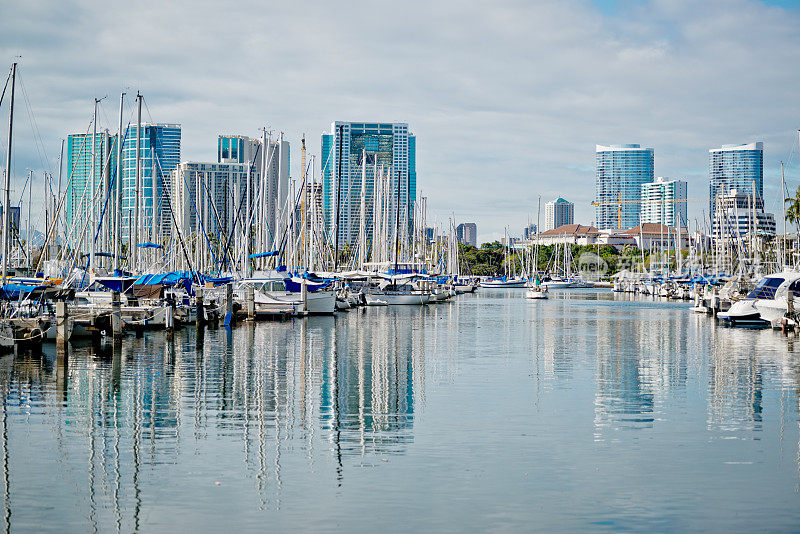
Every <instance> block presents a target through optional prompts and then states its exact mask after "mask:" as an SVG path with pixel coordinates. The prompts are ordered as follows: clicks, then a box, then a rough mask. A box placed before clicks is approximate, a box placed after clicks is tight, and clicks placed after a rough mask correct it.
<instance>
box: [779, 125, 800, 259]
mask: <svg viewBox="0 0 800 534" xmlns="http://www.w3.org/2000/svg"><path fill="white" fill-rule="evenodd" d="M798 133H800V130H798ZM781 198H783V199H784V201H783V208H782V209H781V211H782V212H783V217H781V219H783V246H782V247H781V271H783V270H784V269H786V200H785V199H786V178H785V177H784V175H783V162H782V161H781Z"/></svg>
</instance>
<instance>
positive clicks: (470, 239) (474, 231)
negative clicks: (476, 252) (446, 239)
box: [456, 223, 478, 247]
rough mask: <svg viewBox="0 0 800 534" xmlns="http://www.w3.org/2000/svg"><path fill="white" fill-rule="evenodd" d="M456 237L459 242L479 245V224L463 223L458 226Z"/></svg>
mask: <svg viewBox="0 0 800 534" xmlns="http://www.w3.org/2000/svg"><path fill="white" fill-rule="evenodd" d="M456 238H457V239H458V242H459V243H463V244H465V245H470V246H472V247H477V246H478V225H477V224H475V223H461V224H459V225H458V226H456Z"/></svg>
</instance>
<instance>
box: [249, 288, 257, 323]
mask: <svg viewBox="0 0 800 534" xmlns="http://www.w3.org/2000/svg"><path fill="white" fill-rule="evenodd" d="M247 318H248V319H249V320H251V321H253V320H255V318H256V290H255V288H254V287H253V286H252V285H249V284H248V285H247Z"/></svg>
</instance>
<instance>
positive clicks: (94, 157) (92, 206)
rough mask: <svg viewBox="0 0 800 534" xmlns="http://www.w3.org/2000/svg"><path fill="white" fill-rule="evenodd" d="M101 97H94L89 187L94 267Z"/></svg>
mask: <svg viewBox="0 0 800 534" xmlns="http://www.w3.org/2000/svg"><path fill="white" fill-rule="evenodd" d="M98 102H100V100H99V99H97V98H95V99H94V115H93V117H92V172H91V174H90V180H91V181H92V182H91V186H90V187H89V192H90V194H89V209H90V210H91V213H90V216H89V220H90V221H91V224H90V225H89V266H90V268H91V269H94V267H95V265H94V235H95V231H96V227H97V213H96V211H97V210H95V198H94V197H95V188H96V187H97V185H96V183H95V182H96V179H97V103H98Z"/></svg>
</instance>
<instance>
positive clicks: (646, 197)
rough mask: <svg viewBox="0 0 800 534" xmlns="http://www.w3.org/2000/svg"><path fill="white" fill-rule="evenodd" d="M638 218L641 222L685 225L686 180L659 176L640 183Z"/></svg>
mask: <svg viewBox="0 0 800 534" xmlns="http://www.w3.org/2000/svg"><path fill="white" fill-rule="evenodd" d="M640 206H641V208H640V209H641V212H640V219H641V222H643V223H659V224H664V225H666V226H686V223H687V218H686V217H687V210H686V182H684V181H683V180H670V179H668V178H664V177H662V176H659V177H658V178H657V179H656V181H655V182H652V183H649V184H642V203H641V205H640Z"/></svg>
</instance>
